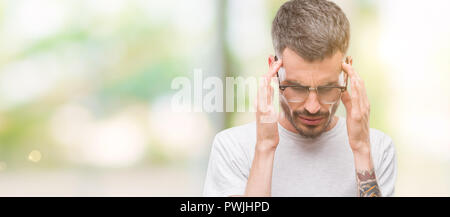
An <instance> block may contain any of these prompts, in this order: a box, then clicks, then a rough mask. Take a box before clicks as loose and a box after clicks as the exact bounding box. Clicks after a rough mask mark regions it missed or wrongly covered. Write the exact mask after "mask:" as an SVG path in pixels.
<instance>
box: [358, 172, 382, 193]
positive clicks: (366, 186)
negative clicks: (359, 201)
mask: <svg viewBox="0 0 450 217" xmlns="http://www.w3.org/2000/svg"><path fill="white" fill-rule="evenodd" d="M356 176H357V182H358V189H359V196H360V197H381V192H380V189H379V188H378V183H377V179H376V177H375V171H374V170H373V169H371V170H359V171H356Z"/></svg>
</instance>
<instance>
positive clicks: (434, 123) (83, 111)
mask: <svg viewBox="0 0 450 217" xmlns="http://www.w3.org/2000/svg"><path fill="white" fill-rule="evenodd" d="M283 2H284V1H276V0H263V1H261V0H246V1H238V0H229V1H226V0H191V1H181V0H167V1H154V0H95V1H87V0H1V1H0V48H1V49H0V196H37V195H40V196H80V195H81V196H175V195H176V196H200V195H201V192H202V188H203V180H204V176H205V172H206V167H207V162H208V155H209V151H210V148H211V142H212V139H213V137H214V135H215V134H216V133H217V132H219V131H220V130H222V129H225V128H228V127H232V126H236V125H239V124H244V123H247V122H250V121H253V120H254V115H253V114H252V113H251V112H241V113H238V112H236V113H206V112H188V113H181V112H173V111H172V110H171V96H173V94H174V93H175V92H176V90H173V89H171V82H172V80H173V79H174V78H175V77H177V76H186V77H189V78H191V77H192V76H193V71H194V70H195V69H201V70H202V71H203V76H205V77H208V76H217V77H220V78H224V77H226V76H243V77H249V76H259V75H261V74H263V73H265V72H266V70H267V57H268V55H270V54H273V49H272V43H271V38H270V25H271V21H272V19H273V17H274V15H275V13H276V11H277V10H278V8H279V6H280V5H281V4H282V3H283ZM336 2H337V3H338V5H340V6H341V7H342V9H343V10H344V11H345V12H346V14H347V16H348V18H349V20H350V23H351V28H352V30H351V31H352V39H351V45H350V50H349V55H351V56H353V58H354V66H355V68H356V69H357V71H358V72H359V73H360V74H361V76H362V78H363V79H364V80H365V82H366V86H367V89H368V90H367V91H368V95H369V100H370V102H371V106H372V109H371V127H373V128H377V129H380V130H382V131H384V132H385V133H387V134H388V135H390V136H391V137H392V138H393V139H394V142H395V145H396V148H397V155H398V163H399V168H398V170H399V171H398V172H399V173H398V180H397V188H396V195H397V196H449V195H450V138H449V137H448V135H447V134H446V133H448V132H450V121H449V120H450V100H449V99H450V91H449V85H448V82H449V81H450V79H449V78H450V75H449V74H450V62H449V61H448V58H449V56H450V41H449V40H448V38H450V26H449V25H448V21H449V20H450V14H449V13H447V11H448V10H450V3H449V2H448V1H446V0H441V1H439V0H431V1H429V3H427V4H424V3H423V2H422V1H406V0H396V1H389V0H379V1H375V0H351V1H343V0H340V1H336ZM338 114H340V115H341V116H343V115H344V114H345V113H344V111H343V107H342V106H341V108H340V109H339V111H338Z"/></svg>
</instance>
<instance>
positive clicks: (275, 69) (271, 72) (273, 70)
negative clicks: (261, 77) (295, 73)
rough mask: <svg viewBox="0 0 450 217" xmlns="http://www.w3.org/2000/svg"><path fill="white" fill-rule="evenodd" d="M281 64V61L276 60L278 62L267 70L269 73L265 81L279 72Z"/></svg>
mask: <svg viewBox="0 0 450 217" xmlns="http://www.w3.org/2000/svg"><path fill="white" fill-rule="evenodd" d="M282 64H283V61H282V60H281V59H278V61H276V62H274V63H273V64H272V66H271V67H270V69H269V72H268V73H267V74H266V77H267V79H268V80H269V79H270V78H272V77H275V76H276V74H277V72H278V70H280V68H281V65H282Z"/></svg>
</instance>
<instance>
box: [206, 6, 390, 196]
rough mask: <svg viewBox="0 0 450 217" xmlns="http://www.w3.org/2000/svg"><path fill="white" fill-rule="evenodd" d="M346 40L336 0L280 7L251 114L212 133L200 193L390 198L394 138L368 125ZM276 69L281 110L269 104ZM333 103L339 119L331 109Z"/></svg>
mask: <svg viewBox="0 0 450 217" xmlns="http://www.w3.org/2000/svg"><path fill="white" fill-rule="evenodd" d="M349 38H350V25H349V22H348V20H347V18H346V16H345V14H344V13H343V12H342V10H341V9H340V8H339V7H338V6H337V5H336V4H335V3H332V2H329V1H326V0H291V1H289V2H286V3H285V4H283V6H281V8H280V9H279V11H278V13H277V15H276V17H275V19H274V21H273V24H272V39H273V45H274V49H275V52H276V56H275V57H274V56H270V57H269V60H268V63H269V71H268V73H267V74H266V75H265V79H266V82H264V83H263V85H261V87H260V88H259V90H258V99H257V100H258V103H257V112H256V122H255V123H251V124H246V125H243V126H238V127H234V128H231V129H227V130H224V131H222V132H220V133H219V134H217V135H216V137H215V139H214V142H213V147H212V151H211V156H210V160H209V165H208V170H207V175H206V181H205V186H204V195H205V196H361V197H366V196H375V197H377V196H393V194H394V185H395V179H396V173H397V168H396V167H397V166H396V156H395V149H394V144H393V142H392V140H391V138H390V137H389V136H387V135H385V134H384V133H382V132H380V131H378V130H376V129H370V128H369V111H370V105H369V101H368V98H367V95H366V90H365V87H364V82H363V81H362V80H361V78H360V77H359V75H358V73H357V72H356V71H355V70H354V69H353V68H352V61H351V59H347V61H346V62H344V61H343V60H344V59H345V54H346V52H347V49H348V45H349ZM274 77H275V78H278V79H279V81H278V82H279V89H280V97H279V98H280V105H281V108H282V115H280V116H277V114H276V113H275V111H274V109H273V105H272V102H271V100H272V94H273V88H272V87H271V86H270V82H269V81H270V80H271V78H274ZM347 87H348V88H347ZM347 89H350V90H351V91H350V92H348V91H347ZM340 101H342V102H343V104H344V106H345V109H346V113H347V115H346V117H345V118H342V117H337V116H335V112H336V110H337V108H338V106H339V103H340ZM266 102H268V103H266ZM255 133H256V135H255Z"/></svg>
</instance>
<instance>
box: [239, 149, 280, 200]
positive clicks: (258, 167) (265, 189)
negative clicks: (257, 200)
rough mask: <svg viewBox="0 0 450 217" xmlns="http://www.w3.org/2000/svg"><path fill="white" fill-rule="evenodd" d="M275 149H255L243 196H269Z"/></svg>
mask: <svg viewBox="0 0 450 217" xmlns="http://www.w3.org/2000/svg"><path fill="white" fill-rule="evenodd" d="M274 156H275V149H273V150H272V149H271V150H258V149H257V150H255V156H254V158H253V162H252V167H251V169H250V175H249V178H248V181H247V187H246V189H245V196H250V197H270V196H271V188H272V170H273V160H274Z"/></svg>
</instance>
